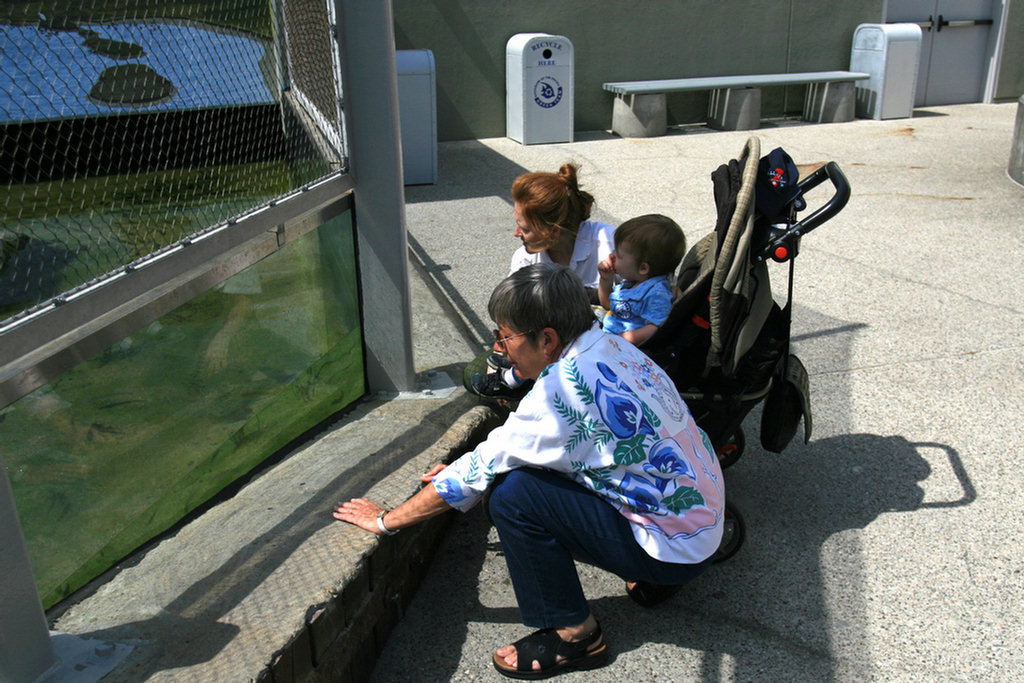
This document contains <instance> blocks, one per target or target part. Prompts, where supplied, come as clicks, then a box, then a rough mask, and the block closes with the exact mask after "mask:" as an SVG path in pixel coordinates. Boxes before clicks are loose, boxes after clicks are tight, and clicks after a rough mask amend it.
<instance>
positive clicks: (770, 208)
mask: <svg viewBox="0 0 1024 683" xmlns="http://www.w3.org/2000/svg"><path fill="white" fill-rule="evenodd" d="M798 180H800V171H798V170H797V168H796V164H794V163H793V160H792V159H791V158H790V156H789V155H788V154H786V151H785V150H784V149H782V148H781V147H776V148H775V149H773V150H772V151H771V152H769V153H768V155H767V156H764V157H762V158H761V161H760V163H759V164H758V167H757V181H756V182H755V184H754V195H755V199H754V201H755V203H756V205H757V212H758V213H759V214H761V215H762V216H764V217H765V218H767V219H768V220H769V222H772V223H775V222H778V220H779V219H780V218H784V217H786V216H788V215H789V210H788V207H789V205H790V204H791V203H794V202H795V206H796V210H797V211H801V210H803V209H805V208H807V202H805V201H804V199H803V197H802V196H801V194H802V193H801V190H800V186H799V185H797V181H798Z"/></svg>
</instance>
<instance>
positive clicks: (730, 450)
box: [716, 427, 747, 468]
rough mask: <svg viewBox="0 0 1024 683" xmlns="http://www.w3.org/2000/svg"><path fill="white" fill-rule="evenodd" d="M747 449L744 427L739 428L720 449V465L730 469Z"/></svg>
mask: <svg viewBox="0 0 1024 683" xmlns="http://www.w3.org/2000/svg"><path fill="white" fill-rule="evenodd" d="M746 447H747V437H746V436H745V435H744V434H743V427H737V428H736V431H735V432H733V433H732V436H730V437H729V438H728V439H727V440H726V442H725V444H724V445H723V446H722V447H721V448H719V449H718V453H716V455H717V456H718V463H719V464H720V465H721V466H722V467H723V468H724V467H729V466H730V465H732V464H733V463H735V462H736V461H737V460H739V459H740V456H741V455H743V451H744V449H746Z"/></svg>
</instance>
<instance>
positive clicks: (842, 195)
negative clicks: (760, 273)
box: [754, 161, 850, 262]
mask: <svg viewBox="0 0 1024 683" xmlns="http://www.w3.org/2000/svg"><path fill="white" fill-rule="evenodd" d="M826 180H828V181H830V182H831V183H832V187H833V188H834V189H835V193H834V194H833V195H832V197H831V198H830V199H829V200H828V201H827V202H825V203H824V204H823V205H821V206H819V207H818V208H817V210H815V211H814V212H813V213H811V215H809V216H807V217H806V218H804V219H803V220H801V221H798V222H796V223H793V224H792V225H790V226H789V227H788V228H786V229H785V230H776V229H773V230H772V236H771V239H769V240H768V243H767V244H766V245H765V246H764V247H763V248H761V249H759V250H758V251H757V253H755V254H754V259H755V260H756V261H758V262H761V261H764V260H765V259H767V258H771V259H774V260H775V261H779V262H783V261H789V260H791V259H792V258H794V257H795V256H796V254H797V243H798V242H799V240H800V237H802V236H803V235H806V234H807V233H809V232H810V231H811V230H814V229H815V228H817V227H818V226H819V225H821V224H822V223H825V222H827V221H829V220H831V219H832V218H833V217H834V216H835V215H836V214H837V213H839V212H840V211H842V210H843V207H845V206H846V203H847V202H848V201H850V183H849V181H848V180H847V179H846V176H845V175H843V172H842V171H841V170H839V166H838V165H837V164H836V162H834V161H830V162H828V163H827V164H825V165H824V166H822V167H821V168H819V169H818V170H817V171H815V172H814V173H812V174H811V175H809V176H807V177H806V178H804V179H803V180H801V181H800V182H799V183H797V185H798V186H799V187H800V190H801V193H802V194H807V192H809V191H810V190H812V189H814V188H815V187H817V186H818V185H821V184H822V183H823V182H825V181H826ZM773 228H774V226H773Z"/></svg>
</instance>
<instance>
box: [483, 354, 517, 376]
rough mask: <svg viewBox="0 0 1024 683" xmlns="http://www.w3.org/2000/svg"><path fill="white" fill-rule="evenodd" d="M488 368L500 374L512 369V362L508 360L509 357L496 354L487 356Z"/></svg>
mask: <svg viewBox="0 0 1024 683" xmlns="http://www.w3.org/2000/svg"><path fill="white" fill-rule="evenodd" d="M487 367H488V368H490V369H491V370H495V371H498V372H500V371H502V370H509V369H511V367H512V361H510V360H509V359H508V356H505V355H503V354H500V353H497V352H495V353H492V354H491V355H489V356H487Z"/></svg>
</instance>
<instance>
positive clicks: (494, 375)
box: [473, 372, 533, 401]
mask: <svg viewBox="0 0 1024 683" xmlns="http://www.w3.org/2000/svg"><path fill="white" fill-rule="evenodd" d="M532 386H533V380H527V381H525V382H523V383H522V384H520V385H519V386H517V387H510V386H509V385H507V384H505V380H503V379H502V378H501V373H500V372H489V373H487V374H483V373H480V372H478V373H476V374H475V375H473V392H474V393H475V394H477V395H479V396H483V397H484V398H505V399H509V400H512V401H518V400H519V399H521V398H522V397H523V396H526V392H528V391H529V390H530V387H532Z"/></svg>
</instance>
